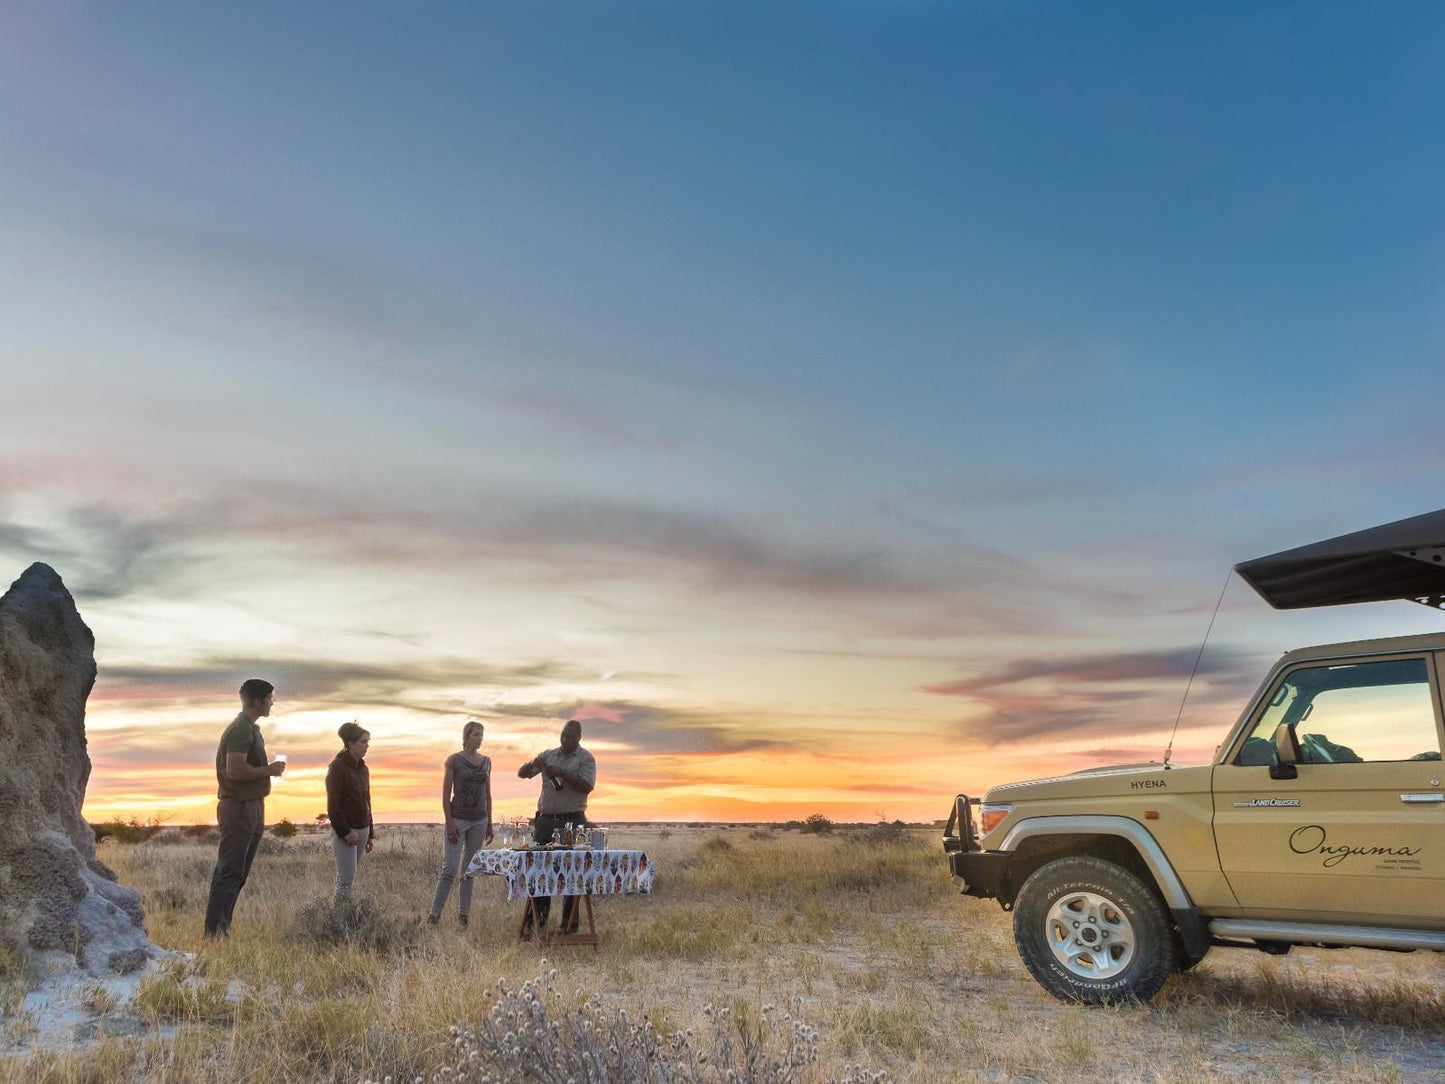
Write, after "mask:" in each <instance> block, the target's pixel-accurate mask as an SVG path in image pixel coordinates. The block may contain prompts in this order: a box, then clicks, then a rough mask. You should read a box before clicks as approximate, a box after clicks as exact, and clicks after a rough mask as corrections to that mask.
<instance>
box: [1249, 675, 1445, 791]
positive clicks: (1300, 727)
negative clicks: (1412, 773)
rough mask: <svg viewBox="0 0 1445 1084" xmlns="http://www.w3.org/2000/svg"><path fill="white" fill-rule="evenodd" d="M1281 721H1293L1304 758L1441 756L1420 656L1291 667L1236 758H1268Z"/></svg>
mask: <svg viewBox="0 0 1445 1084" xmlns="http://www.w3.org/2000/svg"><path fill="white" fill-rule="evenodd" d="M1281 723H1290V724H1292V725H1293V726H1294V731H1295V737H1296V739H1297V740H1298V741H1299V744H1300V751H1301V762H1302V763H1305V764H1360V763H1365V762H1379V761H1398V760H1439V759H1440V738H1439V734H1438V732H1437V730H1436V728H1435V708H1434V695H1433V694H1432V693H1431V691H1430V671H1429V668H1428V667H1427V666H1426V664H1425V660H1424V659H1391V660H1388V661H1383V662H1364V663H1351V664H1348V665H1343V666H1312V667H1305V668H1302V669H1299V670H1291V671H1290V672H1289V673H1287V674H1285V675H1284V677H1283V678H1281V679H1280V682H1279V684H1278V685H1277V686H1275V689H1274V692H1273V693H1272V694H1271V696H1270V698H1269V701H1268V702H1267V703H1266V704H1265V708H1264V711H1263V712H1262V713H1261V714H1260V717H1259V721H1258V722H1257V723H1256V724H1255V726H1254V729H1253V730H1252V731H1250V735H1249V737H1248V738H1246V739H1245V742H1244V745H1243V746H1242V747H1241V749H1240V751H1239V755H1238V756H1237V757H1235V761H1234V762H1235V763H1236V764H1241V765H1248V764H1273V763H1274V762H1275V752H1274V732H1275V730H1276V729H1277V728H1278V727H1279V725H1280V724H1281Z"/></svg>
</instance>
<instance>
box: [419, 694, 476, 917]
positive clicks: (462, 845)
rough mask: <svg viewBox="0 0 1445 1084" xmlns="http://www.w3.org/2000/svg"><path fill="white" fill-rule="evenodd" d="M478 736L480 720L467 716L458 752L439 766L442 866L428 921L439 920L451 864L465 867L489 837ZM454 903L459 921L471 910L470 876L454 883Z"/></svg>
mask: <svg viewBox="0 0 1445 1084" xmlns="http://www.w3.org/2000/svg"><path fill="white" fill-rule="evenodd" d="M482 737H483V729H482V724H481V723H479V722H477V721H476V720H475V719H472V720H469V721H468V722H467V725H466V726H464V727H462V748H461V752H459V753H453V754H452V755H451V756H449V757H447V759H446V764H445V765H444V767H443V770H442V816H443V818H444V826H445V836H444V842H443V858H442V872H441V876H440V877H438V878H437V890H436V893H435V894H434V895H433V896H432V901H431V913H430V914H429V915H428V916H427V921H428V922H430V923H431V924H432V925H433V926H435V925H436V924H437V923H438V922H439V921H440V920H441V917H442V908H443V907H445V906H446V902H447V897H448V896H449V895H451V891H452V882H454V881H455V880H456V879H457V870H459V869H465V868H466V867H467V864H468V863H470V862H471V860H472V855H474V854H476V853H477V851H479V850H480V849H481V847H482V844H483V843H484V842H485V843H490V842H492V758H491V757H484V756H482V754H481V752H480V750H481V748H482ZM457 905H458V914H457V917H458V918H459V919H460V920H461V924H462V925H463V926H465V925H466V924H467V916H468V915H469V914H470V913H471V910H472V882H471V880H469V879H466V878H464V879H463V880H462V883H461V887H460V888H458V889H457Z"/></svg>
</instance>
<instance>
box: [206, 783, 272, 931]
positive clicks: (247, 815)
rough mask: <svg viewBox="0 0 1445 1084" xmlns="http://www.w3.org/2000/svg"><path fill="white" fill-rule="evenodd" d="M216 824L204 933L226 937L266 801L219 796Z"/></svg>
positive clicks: (256, 843)
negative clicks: (217, 842) (218, 837)
mask: <svg viewBox="0 0 1445 1084" xmlns="http://www.w3.org/2000/svg"><path fill="white" fill-rule="evenodd" d="M216 823H217V824H218V825H219V826H220V829H221V843H220V846H219V847H218V848H217V849H216V868H215V870H214V871H213V872H212V873H211V895H210V898H209V899H207V900H206V936H207V937H216V936H218V935H220V936H227V935H229V934H230V932H231V912H232V911H234V910H235V909H236V897H237V896H239V895H240V894H241V889H242V887H243V886H244V885H245V884H246V876H247V874H249V873H250V872H251V860H252V859H254V858H255V857H256V848H257V847H258V846H259V845H260V843H261V833H262V831H263V830H264V829H265V827H266V802H265V801H264V800H263V799H261V798H255V799H253V800H251V801H249V802H237V801H234V800H232V799H230V798H222V799H221V800H220V801H219V802H217V803H216Z"/></svg>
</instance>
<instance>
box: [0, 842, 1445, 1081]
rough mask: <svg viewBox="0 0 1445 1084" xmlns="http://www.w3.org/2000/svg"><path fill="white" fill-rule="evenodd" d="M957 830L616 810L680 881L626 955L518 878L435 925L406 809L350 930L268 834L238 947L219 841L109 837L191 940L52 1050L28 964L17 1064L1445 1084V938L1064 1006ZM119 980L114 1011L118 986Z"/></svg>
mask: <svg viewBox="0 0 1445 1084" xmlns="http://www.w3.org/2000/svg"><path fill="white" fill-rule="evenodd" d="M938 837H939V833H938V832H937V830H926V831H925V830H917V829H906V828H902V827H900V826H898V825H896V824H893V825H885V824H880V825H878V826H874V827H855V828H842V827H839V828H834V829H832V830H830V831H824V832H802V831H798V830H796V829H788V830H785V829H779V828H758V827H751V826H710V827H676V826H673V827H667V826H661V825H657V826H647V827H623V826H619V827H616V828H614V829H613V836H612V841H611V843H612V846H614V847H623V848H640V849H643V850H646V851H647V852H648V854H649V855H650V856H651V857H652V859H653V861H654V863H655V865H656V868H657V870H658V875H657V882H656V887H655V890H654V893H653V894H652V895H651V896H622V897H599V898H597V900H596V906H595V911H596V917H597V924H598V930H599V933H600V935H601V945H600V947H599V950H598V951H594V950H593V949H592V948H590V947H555V946H554V947H550V948H544V947H541V946H538V945H536V944H534V943H532V942H519V941H518V939H517V924H518V919H519V917H520V909H521V903H520V902H518V901H508V900H507V899H506V886H505V884H504V882H502V881H501V880H500V879H497V878H480V879H478V881H477V884H476V890H475V900H474V903H473V907H472V914H471V922H470V925H469V926H468V927H465V928H463V927H462V926H461V925H460V924H459V923H458V921H457V912H456V896H455V893H454V894H453V898H452V900H451V902H450V903H449V905H448V910H447V913H446V915H445V916H444V917H443V919H442V921H441V924H440V925H439V926H437V927H428V926H427V925H426V924H425V914H426V910H427V907H428V905H429V903H430V897H431V891H432V888H433V885H434V883H435V878H436V874H437V871H438V869H439V867H440V864H441V833H440V829H439V828H427V827H423V826H415V827H405V828H402V827H392V828H391V829H390V830H387V829H385V828H383V837H382V839H381V840H380V841H379V843H378V845H377V848H376V850H375V851H374V852H373V853H372V854H371V855H369V856H367V858H366V859H365V861H364V862H363V863H362V868H361V873H360V877H359V879H358V883H357V890H356V895H357V897H358V900H357V904H356V907H355V909H354V912H353V914H352V916H351V919H350V922H351V924H352V926H353V927H354V928H353V929H352V930H350V931H347V930H338V929H337V928H336V927H335V926H334V925H333V924H331V923H329V921H328V919H327V911H326V908H325V907H323V906H322V905H321V902H320V901H321V900H323V899H324V898H327V897H329V894H330V888H331V879H332V873H333V866H332V858H331V850H330V844H329V840H328V839H327V837H326V836H325V835H324V834H321V833H319V832H314V831H307V832H303V833H302V834H300V835H298V836H296V837H294V838H291V839H288V840H284V841H283V840H279V839H274V838H272V837H270V836H268V837H267V839H266V842H265V845H264V847H263V851H262V853H261V854H260V855H259V856H258V857H257V859H256V864H255V867H254V869H253V871H252V874H251V879H250V882H249V883H248V885H247V886H246V889H245V891H244V892H243V894H242V896H241V901H240V904H239V906H238V908H237V912H236V921H235V927H234V930H233V934H232V936H231V937H230V939H229V940H226V941H223V942H220V943H214V944H213V943H207V942H203V941H202V939H201V918H202V912H203V909H204V906H205V899H206V891H207V885H208V880H209V877H210V872H211V865H212V862H213V860H214V845H213V844H211V843H209V842H208V841H206V840H205V839H204V837H201V838H188V837H186V836H184V835H182V834H180V833H165V834H161V835H157V836H155V837H153V838H151V839H149V840H147V841H144V842H140V843H120V842H116V841H114V840H106V841H104V842H102V843H101V844H100V847H99V854H100V858H101V859H102V860H103V861H105V862H106V863H107V864H109V865H110V866H111V867H112V868H114V869H115V871H116V873H117V874H118V875H119V878H120V880H121V881H122V883H125V884H129V885H133V886H135V887H136V888H138V889H139V890H140V891H141V893H142V895H143V897H144V900H145V905H146V911H147V925H148V928H149V930H150V934H151V937H152V938H153V939H154V940H155V941H156V942H157V943H158V944H160V945H162V946H164V947H166V948H168V949H172V950H176V952H177V953H178V954H182V955H177V956H176V957H175V958H173V959H172V960H171V961H169V962H168V963H166V964H164V965H163V966H161V967H160V968H158V969H156V970H154V971H153V972H152V973H151V974H149V975H148V976H147V977H146V978H145V979H144V981H143V983H142V987H141V990H140V993H139V995H138V997H137V999H136V1004H137V1006H138V1009H139V1014H140V1018H141V1021H142V1025H141V1026H140V1027H139V1028H136V1027H134V1026H133V1025H132V1026H131V1027H129V1028H120V1027H117V1028H114V1029H108V1028H105V1027H101V1028H99V1029H98V1030H97V1032H96V1038H94V1039H92V1040H89V1041H87V1042H85V1043H84V1044H81V1045H77V1046H76V1047H74V1048H73V1049H69V1050H51V1051H47V1052H36V1051H33V1050H29V1049H27V1047H26V1045H25V1035H26V1030H27V1027H28V1026H32V1025H33V1022H30V1021H27V1020H26V1018H25V1014H24V1012H23V1011H21V1010H20V1009H19V1006H20V1004H21V991H22V990H23V984H24V978H23V976H20V975H17V974H14V973H13V972H12V973H11V974H9V975H0V989H4V990H5V991H6V993H5V995H4V1004H3V1006H0V1007H3V1008H4V1009H5V1016H4V1027H5V1035H4V1046H5V1049H6V1050H7V1051H8V1053H7V1055H6V1056H4V1057H0V1081H4V1082H10V1081H14V1082H17V1084H18V1082H20V1081H25V1082H32V1081H41V1082H53V1084H62V1082H63V1084H121V1082H131V1081H201V1080H222V1081H245V1082H258V1084H259V1082H277V1081H348V1082H352V1081H378V1082H380V1081H384V1080H386V1079H388V1078H390V1080H392V1081H393V1082H396V1084H400V1082H402V1081H416V1080H422V1081H426V1082H431V1081H437V1080H455V1079H462V1080H468V1079H469V1080H482V1079H484V1078H487V1077H490V1078H491V1079H494V1080H523V1079H528V1078H529V1077H528V1076H527V1075H526V1074H527V1073H528V1072H533V1071H534V1072H536V1073H537V1076H536V1077H534V1078H535V1079H544V1080H550V1079H553V1076H552V1075H548V1074H549V1073H552V1074H554V1075H555V1077H556V1079H558V1080H559V1082H561V1081H565V1080H566V1079H568V1077H569V1076H571V1077H573V1078H574V1079H577V1080H578V1081H579V1084H580V1081H581V1080H582V1079H585V1077H584V1076H578V1075H577V1070H576V1068H575V1066H574V1068H571V1069H568V1067H567V1065H564V1064H563V1062H564V1060H565V1059H562V1058H561V1057H560V1054H558V1052H557V1051H556V1050H551V1051H550V1053H549V1046H548V1044H549V1043H550V1044H554V1045H555V1044H559V1043H565V1044H570V1047H571V1048H572V1049H571V1054H570V1056H572V1057H573V1058H574V1059H575V1058H581V1057H582V1056H583V1055H584V1054H586V1055H587V1056H588V1057H592V1056H593V1055H595V1057H594V1061H595V1062H596V1064H598V1065H601V1064H603V1062H604V1061H605V1059H606V1058H607V1057H608V1056H609V1053H608V1047H610V1046H615V1045H617V1044H621V1045H622V1046H624V1047H625V1046H627V1045H628V1044H629V1043H632V1044H641V1046H647V1047H649V1048H651V1049H655V1050H656V1051H659V1052H661V1053H660V1054H659V1057H658V1059H657V1063H656V1064H657V1065H658V1066H661V1067H662V1068H660V1069H658V1070H657V1072H658V1073H659V1074H672V1075H670V1076H665V1075H657V1076H655V1077H654V1079H674V1080H686V1079H705V1080H728V1079H735V1080H739V1081H750V1080H751V1081H764V1080H766V1081H784V1080H795V1081H799V1082H802V1084H810V1082H823V1081H843V1080H853V1081H861V1080H869V1079H880V1078H879V1077H878V1076H877V1075H876V1074H879V1073H885V1072H886V1074H887V1078H888V1079H892V1080H898V1081H920V1082H944V1081H973V1080H982V1081H1091V1080H1100V1081H1102V1080H1108V1081H1190V1082H1192V1084H1199V1082H1209V1081H1233V1080H1246V1079H1256V1078H1260V1077H1265V1078H1267V1079H1272V1080H1330V1081H1402V1082H1403V1081H1418V1080H1445V1039H1442V1031H1441V1027H1442V1021H1445V997H1442V979H1445V956H1441V955H1439V954H1434V953H1415V954H1408V955H1405V954H1391V953H1382V952H1373V953H1372V952H1366V951H1362V950H1347V951H1326V950H1321V949H1303V950H1299V949H1297V950H1295V951H1294V952H1292V953H1291V954H1289V955H1288V956H1285V957H1281V958H1274V957H1268V956H1265V955H1263V954H1261V953H1257V952H1253V951H1241V950H1218V949H1216V950H1215V951H1214V952H1213V953H1211V955H1210V956H1209V957H1208V958H1207V959H1206V960H1205V961H1204V962H1203V963H1202V964H1200V965H1199V966H1198V967H1196V968H1194V969H1193V970H1191V971H1190V972H1188V973H1186V974H1183V975H1178V976H1176V977H1175V978H1173V979H1172V980H1171V981H1170V983H1169V984H1168V985H1167V986H1166V987H1165V989H1164V991H1163V992H1162V994H1161V995H1160V996H1159V997H1158V998H1157V999H1156V1000H1155V1001H1154V1002H1153V1003H1152V1004H1150V1005H1147V1006H1139V1005H1119V1006H1114V1007H1108V1008H1080V1007H1076V1006H1069V1005H1064V1004H1061V1003H1059V1002H1057V1001H1055V1000H1054V999H1052V998H1051V997H1049V996H1048V995H1047V994H1045V993H1044V992H1043V991H1042V990H1041V989H1040V988H1039V987H1038V986H1036V985H1035V984H1034V982H1033V981H1032V980H1031V979H1030V978H1029V976H1028V974H1027V973H1026V972H1025V971H1024V968H1023V965H1022V964H1021V963H1020V962H1019V960H1018V956H1017V954H1016V952H1015V950H1014V947H1013V941H1012V934H1011V926H1010V922H1011V916H1009V915H1006V914H1004V913H1003V912H1002V911H1000V910H999V908H998V907H997V905H995V904H994V903H993V902H991V901H988V902H985V901H978V900H971V899H968V898H965V897H961V896H960V895H958V893H957V892H956V891H955V890H954V888H953V886H952V884H951V882H950V880H949V878H948V875H947V872H946V867H945V864H944V861H943V857H942V853H941V849H940V847H939V842H938ZM556 915H557V910H556V909H554V920H555V917H556ZM348 933H350V936H347V934H348ZM92 1000H93V1004H92V1005H90V1008H91V1009H92V1010H93V1011H94V1012H96V1013H98V1014H99V1015H100V1016H101V1018H102V1020H103V1019H104V1017H105V1014H106V1013H107V1012H108V1011H110V1010H111V1007H110V1006H109V1005H108V1004H107V1003H106V998H105V996H104V994H103V993H102V992H100V991H96V992H95V994H94V995H93V998H92ZM508 1013H512V1014H513V1017H512V1018H511V1020H510V1022H509V1021H508V1018H507V1014H508ZM528 1020H530V1021H531V1026H530V1028H529V1029H528V1030H524V1029H523V1024H525V1023H526V1022H527V1021H528ZM488 1021H491V1025H490V1026H489V1025H488ZM458 1028H460V1029H461V1032H460V1034H459V1033H458V1031H457V1029H458ZM110 1031H116V1032H119V1033H118V1034H108V1032H110ZM629 1036H630V1038H629ZM589 1043H595V1044H596V1049H595V1051H593V1054H587V1050H582V1049H581V1048H582V1047H587V1046H588V1044H589ZM589 1049H591V1048H590V1047H589ZM623 1053H624V1054H625V1053H626V1051H623ZM554 1055H556V1057H553V1056H554ZM549 1059H551V1060H550V1061H549ZM583 1060H584V1061H585V1058H584V1059H583ZM569 1064H571V1063H569ZM576 1064H581V1062H577V1063H576ZM639 1064H640V1063H639ZM859 1066H862V1067H864V1068H863V1069H862V1070H860V1069H859V1068H858V1067H859ZM729 1070H731V1071H732V1073H733V1076H732V1077H731V1078H730V1077H729V1076H728V1075H727V1074H728V1071H729ZM636 1071H637V1070H635V1069H634V1070H632V1072H636ZM564 1074H565V1075H564ZM624 1078H625V1077H624V1076H622V1075H617V1074H616V1073H614V1074H613V1075H612V1076H610V1077H609V1079H619V1080H620V1079H624ZM593 1079H598V1077H597V1076H595V1075H594V1076H593ZM639 1079H640V1077H639Z"/></svg>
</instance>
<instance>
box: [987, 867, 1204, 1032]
mask: <svg viewBox="0 0 1445 1084" xmlns="http://www.w3.org/2000/svg"><path fill="white" fill-rule="evenodd" d="M1014 942H1015V944H1017V945H1018V950H1019V955H1020V956H1021V957H1023V961H1024V966H1025V967H1027V968H1028V969H1029V972H1030V973H1031V974H1032V975H1033V977H1034V978H1035V979H1037V980H1038V982H1039V985H1041V986H1042V987H1043V988H1044V989H1045V990H1047V991H1048V992H1049V993H1051V994H1053V995H1054V996H1055V997H1057V998H1060V999H1062V1000H1064V1001H1080V1002H1084V1003H1087V1004H1099V1003H1102V1002H1109V1001H1148V1000H1149V999H1150V998H1151V997H1153V996H1154V995H1155V994H1157V993H1158V992H1159V988H1160V987H1161V986H1163V985H1164V982H1165V980H1166V979H1168V978H1169V975H1170V973H1171V972H1172V971H1173V970H1174V968H1175V945H1174V931H1173V929H1172V928H1171V925H1170V921H1169V914H1168V912H1167V911H1165V909H1164V905H1163V904H1162V903H1161V902H1160V901H1159V897H1158V896H1156V895H1155V894H1154V893H1153V892H1151V891H1150V890H1149V888H1148V886H1147V885H1145V884H1144V883H1143V882H1142V881H1140V880H1139V878H1138V877H1136V876H1134V874H1132V873H1130V872H1129V871H1128V870H1126V869H1124V868H1123V867H1121V866H1116V865H1114V863H1112V862H1106V861H1104V860H1103V859H1101V858H1086V857H1076V858H1060V859H1057V860H1056V861H1053V862H1050V863H1048V864H1047V865H1044V866H1040V867H1039V868H1038V869H1037V870H1035V871H1034V873H1033V876H1031V877H1030V878H1029V879H1028V880H1027V881H1025V882H1024V885H1023V888H1021V889H1019V894H1018V899H1017V900H1016V901H1015V904H1014Z"/></svg>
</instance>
